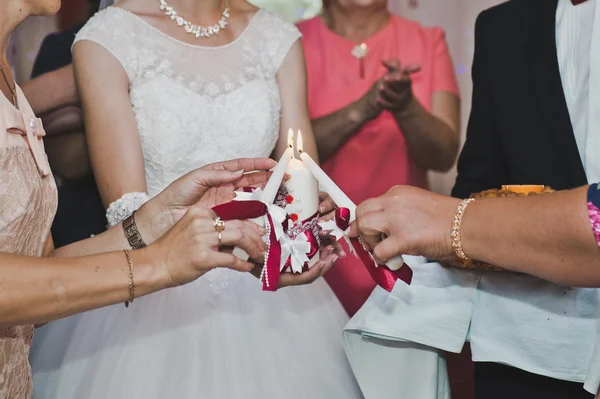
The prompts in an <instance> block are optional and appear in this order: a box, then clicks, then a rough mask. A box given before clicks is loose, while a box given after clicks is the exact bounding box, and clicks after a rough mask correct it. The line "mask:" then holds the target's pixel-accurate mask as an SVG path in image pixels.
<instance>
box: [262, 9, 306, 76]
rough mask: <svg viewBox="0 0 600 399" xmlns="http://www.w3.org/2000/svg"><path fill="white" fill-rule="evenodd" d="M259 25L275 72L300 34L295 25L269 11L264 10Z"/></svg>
mask: <svg viewBox="0 0 600 399" xmlns="http://www.w3.org/2000/svg"><path fill="white" fill-rule="evenodd" d="M261 27H262V28H263V32H264V34H265V35H266V38H265V40H266V43H267V53H268V54H269V57H270V59H271V62H272V65H273V68H274V70H275V72H277V71H278V70H279V67H280V66H281V63H282V62H283V60H284V59H285V57H286V55H287V54H288V52H289V51H290V48H291V47H292V44H294V43H295V42H296V41H297V40H298V39H300V38H301V37H302V34H301V33H300V31H299V30H298V28H296V26H294V25H292V24H290V23H289V22H287V21H285V20H284V19H283V18H281V17H280V16H279V15H277V14H274V13H271V12H266V16H265V20H264V21H262V24H261Z"/></svg>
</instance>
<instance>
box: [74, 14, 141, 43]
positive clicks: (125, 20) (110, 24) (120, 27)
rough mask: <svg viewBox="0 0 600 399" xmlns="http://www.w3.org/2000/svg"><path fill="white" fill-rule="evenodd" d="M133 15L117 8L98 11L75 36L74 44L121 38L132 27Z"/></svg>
mask: <svg viewBox="0 0 600 399" xmlns="http://www.w3.org/2000/svg"><path fill="white" fill-rule="evenodd" d="M133 16H134V15H133V14H131V13H130V12H129V11H126V10H124V9H122V8H119V7H108V8H105V9H104V10H101V11H98V12H97V13H96V14H94V16H92V17H91V18H90V19H89V20H88V21H87V22H86V23H85V25H83V27H82V28H81V29H80V30H79V32H78V33H77V35H76V36H75V43H76V42H78V41H80V40H94V39H99V38H108V37H113V38H115V39H117V38H119V37H121V39H126V37H123V35H124V34H125V33H126V32H127V30H129V29H135V27H132V21H135V19H136V18H132V17H133Z"/></svg>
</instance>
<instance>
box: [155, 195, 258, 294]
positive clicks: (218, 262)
mask: <svg viewBox="0 0 600 399" xmlns="http://www.w3.org/2000/svg"><path fill="white" fill-rule="evenodd" d="M215 217H216V214H215V213H214V212H213V211H211V210H209V209H206V208H202V207H200V206H193V207H190V208H189V209H188V210H187V212H186V213H185V214H184V216H183V217H182V218H181V219H180V220H179V221H178V222H177V223H176V224H175V225H174V226H173V228H172V229H171V230H169V231H168V232H167V233H166V234H165V235H164V236H163V237H161V238H160V239H159V240H158V241H156V242H155V243H154V244H152V245H150V246H149V247H148V248H147V249H146V251H148V253H149V256H150V257H151V259H154V260H155V261H156V262H157V265H158V266H159V270H160V271H161V276H162V279H163V280H164V283H165V285H166V286H168V287H171V286H178V285H182V284H186V283H189V282H191V281H194V280H196V279H197V278H199V277H201V276H202V275H203V274H205V273H206V272H208V271H210V270H212V269H214V268H217V267H224V268H229V269H233V270H237V271H240V272H249V271H251V270H252V268H253V267H254V265H252V264H251V263H249V262H244V261H242V260H240V259H238V258H237V257H235V256H234V255H232V254H231V253H230V251H231V249H232V248H233V247H234V246H237V247H240V248H242V249H244V251H246V252H247V253H248V254H250V256H251V257H252V258H259V257H260V256H262V253H264V251H265V250H266V244H265V243H264V242H263V240H262V239H261V236H262V235H263V234H265V233H266V231H265V229H264V228H262V227H260V226H258V225H257V224H255V223H252V222H249V221H239V220H233V221H228V222H225V230H223V231H222V233H221V242H220V243H219V233H217V231H216V230H215V227H214V225H213V220H214V218H215ZM219 244H221V245H222V246H221V247H219Z"/></svg>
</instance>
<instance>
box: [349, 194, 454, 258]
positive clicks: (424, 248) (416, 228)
mask: <svg viewBox="0 0 600 399" xmlns="http://www.w3.org/2000/svg"><path fill="white" fill-rule="evenodd" d="M459 203H460V200H457V199H454V198H450V197H445V196H442V195H438V194H434V193H431V192H429V191H425V190H422V189H419V188H415V187H409V186H395V187H393V188H392V189H390V191H388V192H387V193H386V194H384V195H382V196H381V197H378V198H373V199H370V200H367V201H365V202H363V203H362V204H361V205H360V206H359V207H358V209H357V211H356V222H355V223H354V224H353V225H352V232H351V236H354V237H356V236H359V235H360V237H361V238H362V239H363V242H364V243H365V244H366V245H367V246H369V247H370V248H371V249H373V255H374V257H375V259H376V260H377V262H378V263H380V264H385V263H386V262H387V261H388V260H390V259H391V258H393V257H394V256H396V255H400V254H406V255H421V256H424V257H426V258H429V259H441V258H444V257H447V256H452V254H453V251H452V244H451V240H450V231H451V224H452V218H453V215H454V212H455V211H456V208H457V206H458V204H459Z"/></svg>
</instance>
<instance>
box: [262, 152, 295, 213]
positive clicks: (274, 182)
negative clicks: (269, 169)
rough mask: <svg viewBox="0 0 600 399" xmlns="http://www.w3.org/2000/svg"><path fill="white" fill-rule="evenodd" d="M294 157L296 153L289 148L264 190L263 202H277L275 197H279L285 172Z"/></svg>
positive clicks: (274, 169)
mask: <svg viewBox="0 0 600 399" xmlns="http://www.w3.org/2000/svg"><path fill="white" fill-rule="evenodd" d="M293 156H294V151H293V150H292V149H291V148H288V149H287V150H285V152H284V153H283V155H282V156H281V159H280V160H279V162H278V163H277V165H276V166H275V167H274V168H273V174H272V175H271V177H270V178H269V181H268V182H267V184H266V186H265V189H264V190H263V202H265V203H267V204H272V203H273V201H275V197H276V196H277V192H278V191H279V187H280V186H281V182H282V181H283V176H284V175H285V170H286V169H287V166H288V163H289V162H290V159H292V157H293Z"/></svg>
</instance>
